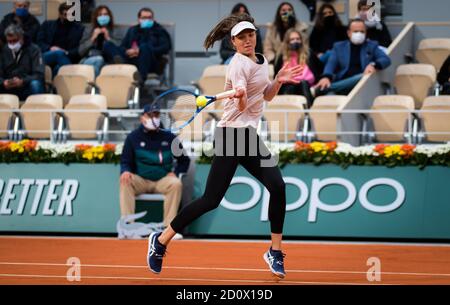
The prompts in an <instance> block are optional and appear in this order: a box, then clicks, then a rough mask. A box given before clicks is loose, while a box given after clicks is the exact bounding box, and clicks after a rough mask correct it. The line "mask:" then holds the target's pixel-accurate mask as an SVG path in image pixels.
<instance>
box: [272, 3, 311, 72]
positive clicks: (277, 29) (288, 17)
mask: <svg viewBox="0 0 450 305" xmlns="http://www.w3.org/2000/svg"><path fill="white" fill-rule="evenodd" d="M290 28H295V29H297V31H299V32H300V33H302V35H304V36H305V35H307V34H308V33H307V32H308V25H307V24H306V23H304V22H301V21H298V20H297V18H296V17H295V12H294V7H293V6H292V4H290V3H289V2H282V3H281V4H280V5H279V6H278V9H277V12H276V14H275V20H274V21H273V23H272V24H271V25H270V26H269V28H268V29H267V33H266V37H265V39H264V56H265V57H266V58H267V60H268V61H269V63H271V64H273V63H274V61H275V56H276V54H277V53H278V52H279V50H280V46H281V42H282V41H283V39H284V34H285V33H286V32H287V31H288V30H289V29H290ZM305 37H306V36H305Z"/></svg>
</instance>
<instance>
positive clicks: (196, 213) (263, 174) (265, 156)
mask: <svg viewBox="0 0 450 305" xmlns="http://www.w3.org/2000/svg"><path fill="white" fill-rule="evenodd" d="M242 131H244V132H245V143H242V141H239V140H238V139H239V137H238V136H236V134H237V133H238V132H242ZM230 132H231V134H233V133H234V135H235V137H234V141H233V140H231V142H230V141H228V142H227V141H226V138H227V136H226V135H229V134H230ZM228 138H230V137H229V136H228ZM229 140H230V139H229ZM241 140H243V139H242V138H241ZM252 141H253V142H252ZM239 142H241V143H240V144H239ZM250 142H251V143H258V149H257V152H256V153H251V152H252V150H251V149H249V145H248V143H250ZM225 143H229V144H225ZM230 143H233V144H234V149H232V152H230V151H229V150H227V145H228V147H229V146H230ZM238 145H239V146H238ZM243 146H245V153H238V151H239V149H242V148H243ZM214 148H215V156H214V158H213V161H212V164H211V170H210V172H209V175H208V179H207V182H206V189H205V192H204V194H203V196H202V197H200V198H198V199H196V200H194V201H193V202H191V203H190V204H188V205H187V206H185V207H184V208H183V209H182V210H181V211H180V213H179V214H178V215H177V216H176V217H175V219H174V220H173V221H172V223H171V227H172V228H173V229H174V231H175V232H178V233H181V232H182V231H183V229H184V228H185V227H186V226H187V225H189V224H190V223H191V222H192V221H194V220H195V219H197V218H198V217H200V216H201V215H203V214H205V213H206V212H209V211H211V210H214V209H215V208H217V207H218V206H219V204H220V202H221V201H222V198H223V197H224V196H225V193H226V191H227V189H228V187H229V186H230V183H231V179H232V178H233V176H234V173H235V172H236V169H237V167H238V165H239V164H241V165H242V166H243V167H244V168H245V169H246V170H247V171H248V172H249V173H250V174H251V175H253V176H254V177H255V178H256V179H258V180H259V181H260V182H261V183H262V184H263V185H264V186H265V187H266V188H267V190H268V191H269V193H270V201H269V220H270V227H271V232H272V233H275V234H281V233H282V232H283V224H284V216H285V212H286V185H285V183H284V181H283V178H282V176H281V171H280V169H279V168H278V166H277V164H276V162H275V161H274V158H273V157H272V156H271V155H270V152H269V150H268V149H267V147H266V146H265V145H264V142H262V141H261V140H260V139H259V137H258V135H257V134H256V131H255V129H254V128H251V127H249V128H220V127H219V128H217V129H216V136H215V141H214ZM265 162H267V163H265ZM268 164H270V165H271V166H268ZM262 165H264V166H262Z"/></svg>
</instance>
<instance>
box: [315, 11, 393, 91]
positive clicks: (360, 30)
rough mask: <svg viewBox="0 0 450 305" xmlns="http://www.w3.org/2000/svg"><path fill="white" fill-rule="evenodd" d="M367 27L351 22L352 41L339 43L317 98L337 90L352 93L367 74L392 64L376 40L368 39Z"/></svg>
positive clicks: (319, 85) (324, 75) (349, 30)
mask: <svg viewBox="0 0 450 305" xmlns="http://www.w3.org/2000/svg"><path fill="white" fill-rule="evenodd" d="M366 32H367V31H366V25H365V24H364V21H362V20H361V19H354V20H351V21H350V23H349V26H348V31H347V35H348V38H349V40H346V41H340V42H336V43H335V44H334V47H333V50H332V52H331V56H330V59H329V60H328V62H327V64H326V66H325V70H324V74H323V76H322V78H321V80H320V81H319V82H318V83H317V85H316V86H315V90H312V91H313V96H318V95H322V94H326V93H328V92H329V91H333V92H336V93H340V94H348V93H349V92H350V91H351V89H352V88H353V87H354V86H355V85H356V84H357V83H358V81H359V80H360V79H361V78H362V77H363V75H364V74H371V73H374V72H375V71H376V70H382V69H385V68H387V67H388V66H389V65H390V64H391V60H390V58H389V56H387V55H386V54H385V53H384V52H383V51H382V50H381V49H380V48H379V47H378V43H377V42H376V41H372V40H368V39H366Z"/></svg>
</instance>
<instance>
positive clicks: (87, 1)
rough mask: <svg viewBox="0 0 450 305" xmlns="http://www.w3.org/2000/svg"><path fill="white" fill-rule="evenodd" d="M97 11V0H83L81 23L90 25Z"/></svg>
mask: <svg viewBox="0 0 450 305" xmlns="http://www.w3.org/2000/svg"><path fill="white" fill-rule="evenodd" d="M94 10H95V0H81V23H86V24H88V23H90V22H91V17H92V13H93V12H94Z"/></svg>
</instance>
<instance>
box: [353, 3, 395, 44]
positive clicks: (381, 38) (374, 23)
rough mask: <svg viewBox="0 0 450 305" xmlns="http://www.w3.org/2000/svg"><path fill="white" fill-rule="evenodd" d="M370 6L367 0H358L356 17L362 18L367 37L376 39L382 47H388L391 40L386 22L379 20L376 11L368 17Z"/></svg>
mask: <svg viewBox="0 0 450 305" xmlns="http://www.w3.org/2000/svg"><path fill="white" fill-rule="evenodd" d="M370 8H371V7H370V6H369V5H367V0H359V2H358V15H357V16H356V18H359V19H361V20H363V21H364V23H365V24H366V27H367V38H368V39H370V40H374V41H377V42H378V44H379V45H380V46H381V47H383V48H388V47H389V45H390V44H391V42H392V38H391V34H390V33H389V30H388V28H387V26H386V24H385V23H384V22H383V21H381V18H380V16H378V15H377V14H376V13H375V14H374V15H373V16H372V17H371V18H369V17H368V12H369V10H370Z"/></svg>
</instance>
